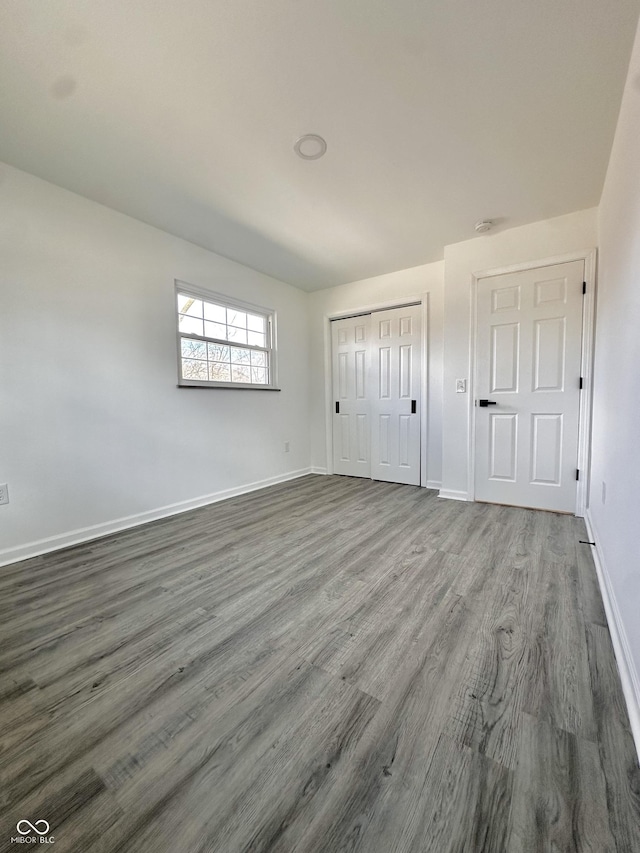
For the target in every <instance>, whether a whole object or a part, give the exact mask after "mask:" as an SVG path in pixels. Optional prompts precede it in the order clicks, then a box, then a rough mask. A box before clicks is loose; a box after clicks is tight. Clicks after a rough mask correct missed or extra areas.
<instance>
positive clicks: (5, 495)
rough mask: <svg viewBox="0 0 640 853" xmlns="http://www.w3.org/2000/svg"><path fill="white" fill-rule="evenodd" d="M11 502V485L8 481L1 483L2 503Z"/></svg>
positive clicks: (0, 494) (0, 498) (0, 501)
mask: <svg viewBox="0 0 640 853" xmlns="http://www.w3.org/2000/svg"><path fill="white" fill-rule="evenodd" d="M8 503H9V486H7V484H6V483H0V504H8Z"/></svg>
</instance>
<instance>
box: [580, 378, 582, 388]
mask: <svg viewBox="0 0 640 853" xmlns="http://www.w3.org/2000/svg"><path fill="white" fill-rule="evenodd" d="M580 390H581V391H582V376H581V377H580Z"/></svg>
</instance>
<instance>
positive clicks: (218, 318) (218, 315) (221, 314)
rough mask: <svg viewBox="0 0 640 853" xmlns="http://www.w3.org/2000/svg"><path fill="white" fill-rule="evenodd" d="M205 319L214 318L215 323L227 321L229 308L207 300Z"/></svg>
mask: <svg viewBox="0 0 640 853" xmlns="http://www.w3.org/2000/svg"><path fill="white" fill-rule="evenodd" d="M204 319H205V320H213V321H214V322H215V323H226V322H227V309H226V308H224V307H223V306H222V305H214V304H213V302H205V303H204Z"/></svg>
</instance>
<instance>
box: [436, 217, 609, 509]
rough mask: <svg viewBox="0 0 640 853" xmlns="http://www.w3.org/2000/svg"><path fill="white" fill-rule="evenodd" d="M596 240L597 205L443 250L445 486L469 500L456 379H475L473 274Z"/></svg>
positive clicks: (464, 400) (461, 398)
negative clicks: (471, 349)
mask: <svg viewBox="0 0 640 853" xmlns="http://www.w3.org/2000/svg"><path fill="white" fill-rule="evenodd" d="M596 245H597V210H596V208H592V209H589V210H582V211H578V212H577V213H571V214H569V215H567V216H559V217H557V218H555V219H547V220H545V221H543V222H535V223H533V224H531V225H524V226H522V227H520V228H511V229H508V230H506V231H502V232H496V233H494V234H488V235H486V236H484V237H476V238H474V239H473V240H467V241H465V242H463V243H455V244H453V245H451V246H446V247H445V251H444V261H445V267H444V269H445V274H444V365H445V366H444V390H443V404H444V408H443V436H444V442H443V460H442V488H443V493H444V494H447V495H448V496H450V497H452V496H457V497H460V498H462V499H466V496H467V495H468V493H469V490H470V488H471V484H470V483H469V482H468V464H469V425H468V414H469V394H456V390H455V381H456V379H463V378H464V379H467V386H469V379H470V353H469V347H470V322H471V320H470V314H471V279H472V275H473V274H474V273H478V272H483V271H486V270H491V269H496V268H499V267H504V266H508V265H510V264H520V263H524V262H527V261H538V260H542V259H544V258H549V257H554V256H556V255H562V254H565V253H568V252H574V251H581V250H583V249H584V250H587V249H594V248H595V247H596Z"/></svg>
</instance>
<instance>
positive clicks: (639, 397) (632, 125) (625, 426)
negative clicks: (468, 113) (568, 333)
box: [589, 29, 640, 754]
mask: <svg viewBox="0 0 640 853" xmlns="http://www.w3.org/2000/svg"><path fill="white" fill-rule="evenodd" d="M598 228H599V238H600V263H599V284H598V308H597V311H598V317H597V324H596V352H595V366H594V377H595V386H594V412H593V445H592V469H591V499H590V505H589V518H590V520H591V522H592V527H593V533H594V535H595V539H596V542H597V549H596V551H597V554H598V555H599V558H600V563H601V565H602V566H603V568H604V571H605V580H607V581H608V583H609V590H608V592H609V594H610V597H611V599H612V604H613V611H614V613H613V615H614V618H615V620H616V621H617V625H615V626H614V628H616V629H617V630H618V631H619V633H620V638H621V642H622V649H621V651H622V653H623V656H624V658H625V659H626V660H623V661H620V657H619V663H621V664H622V665H624V664H625V662H626V664H627V666H628V668H629V674H630V678H631V682H632V686H633V693H634V694H635V714H636V718H635V736H636V744H637V746H638V751H639V754H640V717H639V716H638V712H640V540H639V539H638V520H639V518H640V29H639V30H638V34H637V35H636V43H635V48H634V51H633V54H632V58H631V64H630V67H629V76H628V78H627V84H626V88H625V92H624V97H623V100H622V107H621V111H620V118H619V121H618V127H617V131H616V136H615V141H614V144H613V149H612V152H611V159H610V161H609V169H608V172H607V177H606V181H605V185H604V190H603V194H602V200H601V203H600V208H599V215H598ZM603 483H606V502H603V493H602V484H603ZM605 592H606V590H605ZM610 621H611V620H610ZM612 633H613V631H612ZM623 676H624V673H623ZM623 684H624V677H623ZM627 699H628V702H629V705H630V713H631V716H632V723H633V722H634V719H633V714H634V708H633V699H632V698H630V696H629V694H627Z"/></svg>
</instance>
